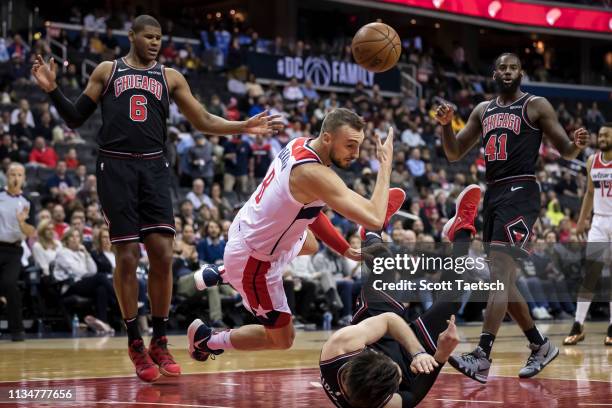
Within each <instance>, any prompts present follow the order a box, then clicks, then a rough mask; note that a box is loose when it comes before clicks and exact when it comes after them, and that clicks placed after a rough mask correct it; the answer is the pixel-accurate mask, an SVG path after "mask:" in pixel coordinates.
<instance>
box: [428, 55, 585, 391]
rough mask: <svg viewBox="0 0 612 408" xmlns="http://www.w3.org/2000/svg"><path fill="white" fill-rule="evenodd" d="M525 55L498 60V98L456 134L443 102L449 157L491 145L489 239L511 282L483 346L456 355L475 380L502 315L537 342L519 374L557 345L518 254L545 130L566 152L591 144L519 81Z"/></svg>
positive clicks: (484, 370) (492, 308) (534, 200)
mask: <svg viewBox="0 0 612 408" xmlns="http://www.w3.org/2000/svg"><path fill="white" fill-rule="evenodd" d="M522 77H523V71H522V70H521V61H520V60H519V58H518V57H517V56H516V55H514V54H511V53H504V54H501V55H500V56H499V57H498V58H497V59H496V60H495V69H494V72H493V79H494V80H495V82H496V84H497V86H498V88H499V89H498V92H499V93H498V96H497V98H495V99H493V100H491V101H486V102H481V103H480V104H479V105H478V106H476V108H475V109H474V110H473V111H472V113H471V115H470V117H469V119H468V121H467V123H466V126H465V128H463V129H462V130H461V131H460V132H459V133H458V134H457V135H455V133H454V132H453V129H452V127H451V125H450V123H451V120H452V118H453V109H452V108H451V107H450V105H448V104H442V105H441V106H440V107H439V108H438V109H437V112H436V119H437V120H438V122H439V123H440V124H442V126H443V129H444V132H443V137H442V143H443V146H444V151H445V152H446V156H447V158H448V159H449V160H450V161H457V160H459V159H461V158H462V157H463V156H464V155H465V154H466V153H467V152H468V151H470V150H471V149H472V147H474V146H475V145H476V144H477V143H478V142H479V141H480V140H481V139H482V145H483V147H484V149H485V152H484V154H485V162H486V179H487V180H486V181H487V184H488V189H487V192H486V194H485V197H484V202H483V217H484V227H483V242H484V243H485V244H486V245H487V250H488V252H489V256H490V259H491V268H490V270H491V281H496V280H497V281H500V282H502V283H503V284H504V288H505V289H506V290H503V291H492V292H491V293H490V294H489V300H488V302H487V308H486V314H485V320H484V324H483V332H482V334H481V335H480V342H479V346H478V347H477V348H476V349H475V350H474V351H472V352H471V353H468V354H464V355H462V356H458V357H455V356H452V357H451V358H450V359H449V363H450V364H451V365H452V366H453V367H455V368H456V369H458V370H459V371H461V372H462V373H464V374H465V375H467V376H469V377H471V378H474V379H475V380H477V381H479V382H482V383H485V382H486V381H487V376H488V373H489V368H490V366H491V360H490V359H489V355H490V353H491V348H492V347H493V341H494V340H495V336H496V334H497V332H498V330H499V327H500V325H501V322H502V320H503V318H504V316H505V314H506V312H508V313H509V314H510V316H512V318H513V319H514V320H515V321H516V322H517V323H518V324H519V326H520V327H521V329H522V330H523V331H524V333H525V335H526V336H527V338H528V340H529V342H530V345H529V347H530V348H531V350H532V353H531V356H530V357H529V359H528V360H527V364H526V365H525V367H523V368H522V369H521V370H520V372H519V377H522V378H526V377H532V376H534V375H536V374H537V373H539V372H540V371H541V370H542V369H543V368H544V367H545V366H546V365H547V364H548V363H549V362H550V361H552V360H553V359H554V358H555V357H556V356H557V355H558V353H559V350H558V348H557V347H555V346H554V345H552V344H551V342H550V341H549V340H548V339H547V338H545V337H544V336H542V334H541V333H540V332H539V331H538V329H537V328H536V326H535V324H534V322H533V320H532V318H531V315H530V314H529V308H528V307H527V304H526V303H525V300H524V299H523V297H522V295H521V294H520V292H519V291H518V288H517V287H516V285H515V280H516V276H515V273H516V264H515V261H514V259H513V257H514V256H520V255H521V254H522V253H524V252H528V251H527V244H528V242H529V240H530V239H531V237H532V228H533V224H534V223H535V221H536V219H537V216H538V213H539V211H540V190H539V186H538V184H537V183H536V179H535V165H536V160H537V158H538V153H539V148H540V142H541V138H542V135H544V136H546V137H547V138H548V139H549V140H550V142H551V143H552V144H553V146H554V147H555V148H556V149H557V150H558V151H559V153H560V154H561V156H562V157H563V158H565V159H574V158H575V157H576V156H577V155H578V154H579V153H580V151H581V150H582V149H583V148H584V147H585V146H586V142H587V137H588V132H587V131H586V130H585V129H583V128H581V129H578V130H576V131H575V132H574V140H573V141H571V140H570V139H569V138H568V136H567V134H566V133H565V131H564V130H563V127H561V125H560V124H559V121H558V120H557V115H556V113H555V111H554V109H553V107H552V106H551V104H550V103H549V102H548V101H547V100H546V99H545V98H542V97H537V96H533V95H529V94H527V93H524V92H523V91H521V89H520V84H521V79H522Z"/></svg>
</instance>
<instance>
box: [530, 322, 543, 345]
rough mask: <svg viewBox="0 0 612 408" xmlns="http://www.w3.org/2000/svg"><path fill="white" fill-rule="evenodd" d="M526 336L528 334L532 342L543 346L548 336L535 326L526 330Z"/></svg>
mask: <svg viewBox="0 0 612 408" xmlns="http://www.w3.org/2000/svg"><path fill="white" fill-rule="evenodd" d="M525 336H527V339H528V340H529V342H530V343H532V344H537V345H539V346H541V345H542V344H544V343H546V338H545V337H544V336H542V333H540V331H539V330H538V328H537V327H535V326H533V327H532V328H531V329H529V330H525Z"/></svg>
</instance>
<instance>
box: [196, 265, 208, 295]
mask: <svg viewBox="0 0 612 408" xmlns="http://www.w3.org/2000/svg"><path fill="white" fill-rule="evenodd" d="M202 271H203V270H202V268H200V270H198V271H196V272H194V273H193V279H194V280H195V285H196V289H197V290H199V291H203V290H205V289H206V284H205V283H204V273H203V272H202Z"/></svg>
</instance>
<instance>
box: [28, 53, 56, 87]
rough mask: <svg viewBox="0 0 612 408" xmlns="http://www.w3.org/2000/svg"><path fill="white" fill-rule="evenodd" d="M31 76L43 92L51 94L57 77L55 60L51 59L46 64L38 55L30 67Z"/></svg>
mask: <svg viewBox="0 0 612 408" xmlns="http://www.w3.org/2000/svg"><path fill="white" fill-rule="evenodd" d="M32 76H34V79H36V82H37V83H38V86H40V88H41V89H42V90H43V91H45V92H51V91H53V90H54V89H55V88H56V87H57V84H56V83H55V78H56V77H57V64H56V63H55V59H53V58H51V59H50V60H49V63H46V62H45V60H44V59H43V57H42V56H41V55H40V54H38V55H37V56H36V61H34V64H33V65H32Z"/></svg>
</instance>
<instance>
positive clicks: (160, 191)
mask: <svg viewBox="0 0 612 408" xmlns="http://www.w3.org/2000/svg"><path fill="white" fill-rule="evenodd" d="M128 36H129V40H130V44H131V46H130V51H129V53H128V54H127V55H126V56H125V57H123V58H121V59H118V60H116V61H105V62H102V63H100V64H99V65H98V66H97V67H96V68H95V69H94V71H93V73H92V74H91V77H90V78H89V81H88V83H87V86H86V88H85V91H84V92H83V93H82V94H81V95H80V96H79V97H78V99H77V100H76V102H74V103H73V102H71V101H70V100H68V99H67V98H66V97H65V96H64V95H63V94H62V92H61V91H60V89H59V88H58V87H57V84H56V81H55V80H56V64H55V62H54V61H53V58H52V59H51V60H50V61H49V63H46V62H45V61H44V60H43V58H42V57H41V56H40V55H39V56H37V59H36V62H35V63H34V64H33V67H32V74H33V76H34V78H36V81H37V82H38V85H39V86H40V87H41V88H42V89H43V90H44V91H45V92H47V93H48V94H49V97H50V98H51V100H52V101H53V103H54V105H55V107H56V108H57V110H58V113H59V114H60V115H61V116H62V118H63V119H64V120H65V121H66V123H67V124H68V125H69V126H70V127H73V128H76V127H79V126H80V125H82V124H83V123H84V122H85V120H87V118H88V117H89V116H91V114H92V113H93V112H94V111H95V110H96V107H97V104H98V103H100V102H101V105H102V121H103V123H102V128H101V129H100V132H99V134H98V140H97V141H98V144H99V147H100V148H99V154H98V163H97V166H96V175H97V177H98V192H99V195H100V202H101V204H102V210H103V212H104V216H105V219H106V221H107V223H108V225H109V228H110V235H111V241H112V242H113V245H114V247H115V250H116V257H117V259H116V263H117V266H116V268H115V271H114V277H113V282H114V286H115V292H116V294H117V298H118V300H119V305H120V306H121V313H122V315H123V318H124V321H125V325H126V327H127V332H128V351H129V355H130V358H131V360H132V362H133V363H134V366H135V367H136V374H137V375H138V377H140V378H141V379H142V380H144V381H149V382H150V381H155V380H156V379H157V378H159V376H160V373H161V374H163V375H166V376H178V375H180V367H179V365H178V364H177V363H176V362H175V361H174V359H173V357H172V355H171V354H170V352H169V351H168V348H167V339H166V321H167V319H168V312H169V308H170V300H171V296H172V270H171V265H172V243H173V239H174V233H175V229H174V217H173V211H172V201H171V197H170V169H169V168H168V162H167V161H166V159H165V157H164V146H165V143H166V119H167V118H168V105H169V99H170V98H173V99H174V101H175V102H176V104H177V105H178V107H179V109H180V110H181V112H182V113H183V114H184V115H185V117H186V118H187V119H188V120H189V121H190V122H191V124H192V125H193V126H194V127H195V128H196V129H197V130H199V131H201V132H203V133H206V134H217V135H232V134H243V133H248V134H268V133H271V132H272V131H274V130H278V129H280V128H282V124H281V123H280V122H279V121H277V120H275V119H276V117H275V116H269V115H268V114H267V112H262V113H261V114H259V115H257V116H255V117H252V118H250V119H248V120H246V121H227V120H225V119H223V118H220V117H218V116H215V115H212V114H210V113H209V112H207V111H206V110H205V109H204V107H203V106H202V105H201V104H200V103H199V102H198V101H197V100H196V99H195V98H194V97H193V95H192V94H191V90H190V89H189V85H188V84H187V81H186V80H185V78H184V77H183V75H182V74H180V73H179V72H178V71H176V70H174V69H171V68H167V67H164V66H163V65H161V64H159V63H158V62H157V61H156V59H157V55H158V53H159V50H160V48H161V39H162V33H161V26H160V25H159V22H158V21H157V20H156V19H155V18H153V17H151V16H147V15H141V16H138V17H136V18H135V19H134V21H133V22H132V28H131V30H130V31H129V34H128ZM139 241H143V242H144V244H145V247H146V249H147V253H148V256H149V262H150V270H149V299H150V303H151V312H152V316H153V337H152V339H151V344H150V346H149V349H148V350H147V348H146V347H145V346H144V343H143V340H142V337H141V335H140V333H139V330H138V325H137V319H136V317H137V309H138V306H137V299H138V282H137V280H136V267H137V266H138V261H139V258H140V248H139Z"/></svg>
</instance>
